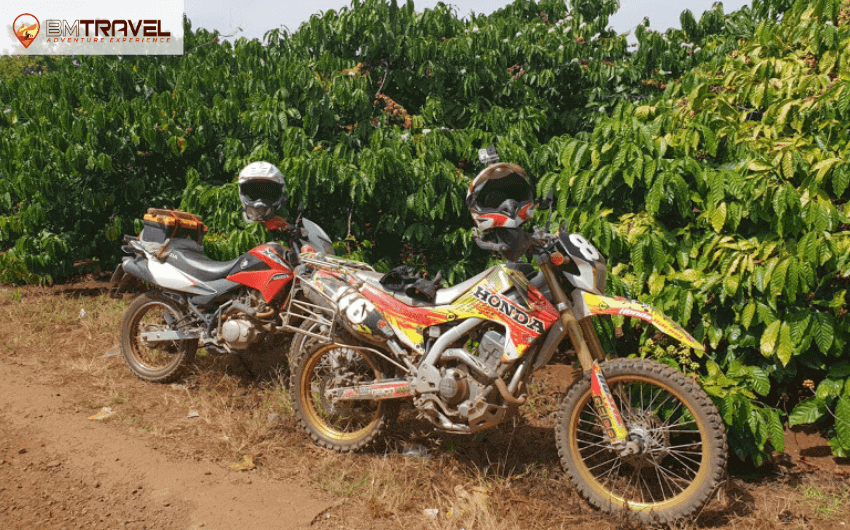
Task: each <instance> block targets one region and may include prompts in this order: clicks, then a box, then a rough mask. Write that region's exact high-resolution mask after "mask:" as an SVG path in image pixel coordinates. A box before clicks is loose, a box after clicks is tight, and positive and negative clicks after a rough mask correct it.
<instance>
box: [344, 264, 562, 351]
mask: <svg viewBox="0 0 850 530" xmlns="http://www.w3.org/2000/svg"><path fill="white" fill-rule="evenodd" d="M517 276H518V273H517V272H516V271H513V270H511V269H509V268H507V267H505V266H504V265H499V266H496V267H494V268H493V270H492V272H491V273H490V274H488V275H487V276H486V277H485V278H484V279H483V280H481V281H480V282H478V283H477V284H475V285H474V286H472V288H470V290H469V291H467V292H466V293H464V294H463V295H461V297H460V298H458V299H457V300H456V301H455V302H454V303H453V304H450V305H443V306H411V305H407V304H405V303H404V302H402V301H401V300H399V299H397V298H395V297H394V296H393V295H392V294H390V293H387V292H385V291H383V290H381V289H380V288H379V287H377V286H374V285H371V284H367V285H365V286H364V287H363V289H362V290H361V293H362V294H363V296H365V297H366V298H367V299H369V301H371V302H372V303H373V304H375V306H376V307H377V308H378V310H380V311H381V313H382V314H383V317H384V318H385V319H386V321H387V322H389V324H390V325H391V326H392V327H393V329H394V330H395V331H396V334H397V335H398V337H399V338H400V339H401V340H402V341H403V342H404V343H406V344H407V345H408V346H410V347H411V348H414V349H416V351H423V349H424V343H425V337H424V333H425V329H426V328H428V327H429V326H436V325H440V324H445V323H448V322H453V321H455V320H463V319H467V318H482V319H485V320H490V321H496V322H500V323H503V324H504V325H505V327H506V328H507V331H508V341H507V343H506V345H505V354H504V357H503V360H504V361H512V360H515V359H518V358H519V357H521V356H522V355H523V354H524V353H525V352H526V350H527V349H528V347H529V346H531V344H532V343H533V342H534V341H535V340H536V339H537V338H538V337H539V336H540V335H542V334H543V333H545V332H546V330H547V329H549V327H550V326H551V325H552V324H553V323H554V322H555V320H557V319H558V316H559V315H558V311H557V310H556V309H555V307H554V306H553V305H552V304H551V303H549V301H548V300H546V298H545V297H544V296H543V295H542V294H541V293H540V292H539V291H538V290H537V289H535V288H534V287H532V286H529V285H528V284H527V282H524V281H523V282H521V281H520V280H519V278H517ZM519 276H521V275H519ZM522 280H524V277H523V278H522ZM511 287H516V288H517V290H518V291H519V290H521V291H523V292H524V293H527V298H528V302H527V303H524V302H523V301H522V300H521V299H520V300H514V299H512V298H511V297H509V296H506V295H505V294H503V293H505V292H506V291H508V290H509V289H510V288H511ZM523 306H525V307H523Z"/></svg>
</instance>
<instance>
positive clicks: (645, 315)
mask: <svg viewBox="0 0 850 530" xmlns="http://www.w3.org/2000/svg"><path fill="white" fill-rule="evenodd" d="M573 303H574V305H575V312H576V317H577V318H579V319H581V318H586V317H589V316H591V315H621V316H624V317H632V318H639V319H641V320H645V321H646V322H649V323H650V324H652V325H653V326H655V327H656V328H657V329H658V331H660V332H662V333H664V334H666V335H669V336H671V337H673V338H674V339H676V340H678V341H679V342H681V343H682V344H685V345H686V346H689V347H691V348H693V349H695V350H699V351H705V348H704V347H703V345H702V344H700V343H699V342H697V340H696V339H695V338H693V337H692V336H691V334H690V333H688V332H687V331H685V329H684V328H683V327H682V326H680V325H679V324H678V322H676V321H675V320H673V319H672V318H670V317H668V316H667V315H665V314H664V313H662V312H661V311H659V310H658V309H656V308H654V307H652V306H651V305H649V304H644V303H642V302H638V301H636V300H629V299H628V298H620V297H619V296H617V297H610V296H602V295H599V294H594V293H588V292H587V291H579V290H576V291H574V292H573Z"/></svg>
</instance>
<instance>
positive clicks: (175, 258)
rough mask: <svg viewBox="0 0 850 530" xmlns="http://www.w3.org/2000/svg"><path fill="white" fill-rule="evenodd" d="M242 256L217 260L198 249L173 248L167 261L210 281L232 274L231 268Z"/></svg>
mask: <svg viewBox="0 0 850 530" xmlns="http://www.w3.org/2000/svg"><path fill="white" fill-rule="evenodd" d="M240 259H241V258H236V259H234V260H230V261H215V260H211V259H209V258H208V257H206V256H205V255H204V254H203V253H202V252H198V251H196V250H188V249H181V250H172V251H171V252H170V253H169V254H168V260H167V263H168V264H169V265H171V266H173V267H175V268H177V269H179V270H181V271H183V272H185V273H186V274H188V275H189V276H192V277H194V278H197V279H199V280H202V281H205V282H209V281H213V280H220V279H223V278H226V277H227V276H229V275H230V272H231V270H232V269H233V268H234V267H235V266H236V264H237V263H239V260H240Z"/></svg>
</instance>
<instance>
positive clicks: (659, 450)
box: [555, 359, 727, 523]
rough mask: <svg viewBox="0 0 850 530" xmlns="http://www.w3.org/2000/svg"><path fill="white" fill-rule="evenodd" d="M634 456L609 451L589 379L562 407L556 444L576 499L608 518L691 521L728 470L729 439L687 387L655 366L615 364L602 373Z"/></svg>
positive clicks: (699, 393) (700, 394) (700, 395)
mask: <svg viewBox="0 0 850 530" xmlns="http://www.w3.org/2000/svg"><path fill="white" fill-rule="evenodd" d="M602 371H603V373H604V375H605V379H606V381H607V383H608V387H609V389H610V391H611V396H612V397H613V399H614V401H615V403H616V404H617V407H618V408H619V410H620V414H621V415H622V417H623V421H624V423H625V425H626V429H627V430H628V432H629V435H630V439H631V440H637V441H639V444H638V446H639V450H638V452H637V453H636V454H631V455H627V456H623V455H622V454H621V453H620V452H619V451H617V450H614V449H613V448H611V447H610V445H609V443H608V438H607V436H606V433H605V428H604V426H603V422H602V421H601V420H600V418H599V415H598V414H597V411H596V409H595V408H594V405H593V402H592V396H591V391H590V374H589V373H587V374H585V377H584V378H583V379H582V380H581V381H580V382H578V383H576V384H575V385H573V387H572V388H571V389H570V391H569V392H568V393H567V396H566V397H565V398H564V400H563V402H562V403H561V407H560V410H559V413H558V421H557V424H556V427H555V439H556V443H557V446H558V453H559V455H560V457H561V463H562V465H563V466H564V469H565V470H566V472H567V475H568V476H569V479H570V481H571V482H572V483H573V485H574V486H575V488H576V489H577V490H578V491H579V493H580V494H581V495H582V496H583V497H584V498H585V499H586V500H587V501H588V502H590V504H592V505H593V506H595V507H597V508H600V509H602V510H605V511H609V512H614V513H622V512H629V513H631V514H633V515H634V516H635V517H636V518H637V519H639V520H640V521H642V522H645V523H669V522H671V521H675V520H678V519H682V518H685V517H688V516H690V515H692V514H693V513H694V512H696V511H697V510H698V509H700V508H702V506H703V505H705V503H706V502H707V501H708V500H709V498H710V497H711V495H712V494H713V493H714V491H715V490H716V488H717V487H718V486H719V484H720V483H721V481H722V480H723V476H724V474H725V470H726V450H727V448H726V431H725V429H724V426H723V421H722V419H721V418H720V415H719V414H718V412H717V408H716V407H715V406H714V404H713V403H712V402H711V399H709V397H708V395H706V393H705V392H704V391H703V390H702V389H701V388H700V387H699V385H697V384H696V383H695V382H694V381H693V380H692V379H690V378H688V377H686V376H685V375H684V374H682V373H680V372H678V371H676V370H674V369H672V368H670V367H668V366H665V365H662V364H660V363H657V362H654V361H648V360H644V359H618V360H614V361H611V362H608V363H606V364H604V365H603V366H602Z"/></svg>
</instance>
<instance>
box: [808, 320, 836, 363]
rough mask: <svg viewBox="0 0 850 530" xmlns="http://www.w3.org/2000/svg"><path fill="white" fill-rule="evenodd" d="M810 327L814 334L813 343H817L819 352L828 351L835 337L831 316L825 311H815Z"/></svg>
mask: <svg viewBox="0 0 850 530" xmlns="http://www.w3.org/2000/svg"><path fill="white" fill-rule="evenodd" d="M812 328H813V331H814V335H815V344H817V345H818V349H819V350H820V351H821V353H824V354H826V353H828V352H829V349H830V348H831V347H832V342H833V340H834V339H835V325H834V324H833V320H832V316H831V315H828V314H826V313H815V320H814V322H813V325H812Z"/></svg>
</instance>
